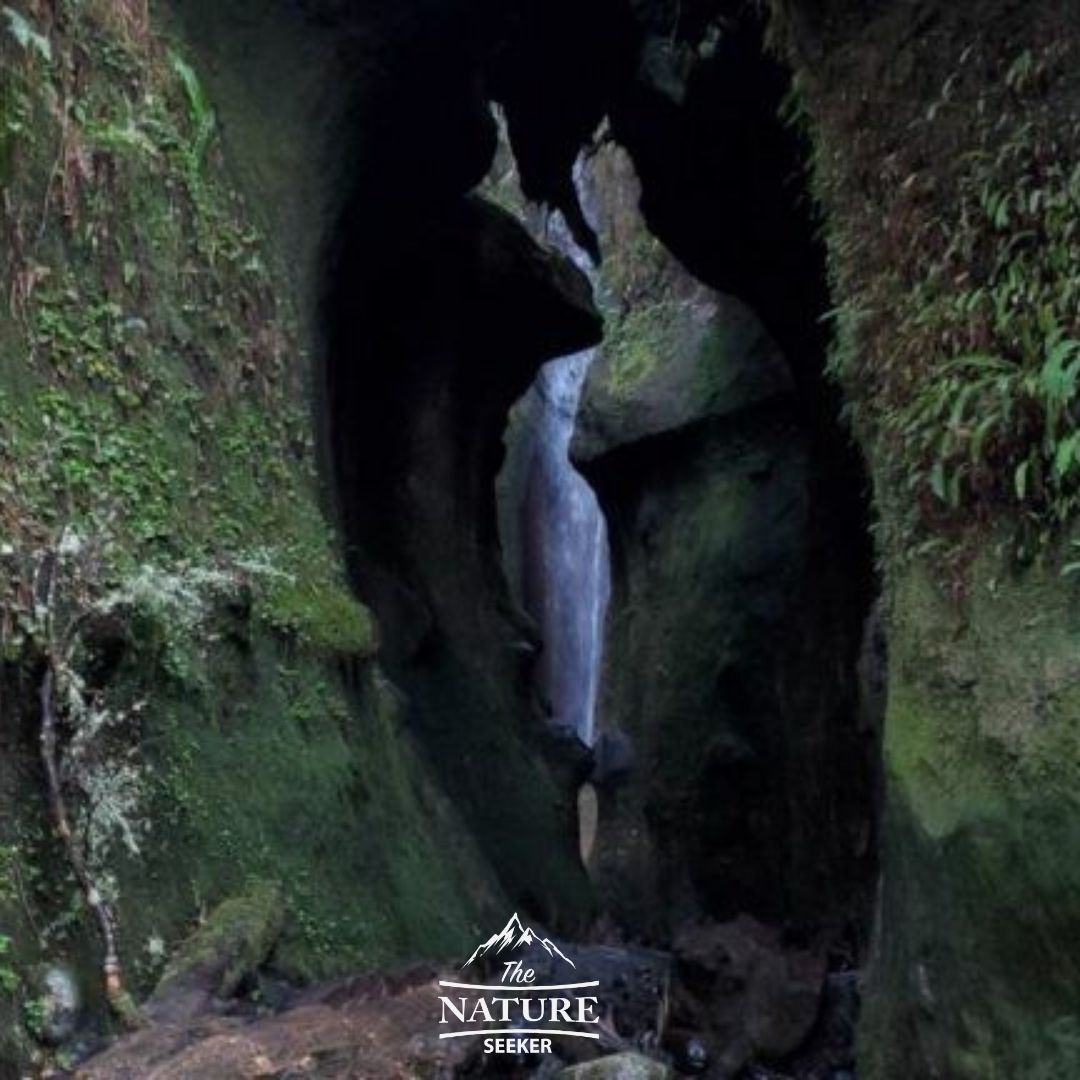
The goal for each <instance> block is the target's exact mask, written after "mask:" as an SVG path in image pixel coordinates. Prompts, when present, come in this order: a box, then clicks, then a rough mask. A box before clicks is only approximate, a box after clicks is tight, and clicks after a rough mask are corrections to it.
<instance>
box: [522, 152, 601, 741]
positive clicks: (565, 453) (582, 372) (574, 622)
mask: <svg viewBox="0 0 1080 1080" xmlns="http://www.w3.org/2000/svg"><path fill="white" fill-rule="evenodd" d="M584 174H585V166H584V164H583V162H581V161H579V163H578V165H577V167H576V168H575V180H576V181H577V184H578V187H579V190H581V189H583V188H584V186H585V185H584V183H583V177H584ZM582 203H583V205H585V200H584V199H582ZM545 238H546V239H547V241H548V242H549V243H550V244H551V245H552V246H553V247H555V248H556V249H557V250H559V251H561V252H562V253H563V254H565V255H567V256H568V257H569V258H571V259H572V260H573V261H574V263H575V264H576V265H577V266H578V268H579V269H581V270H582V271H583V272H584V273H585V274H587V275H588V276H589V278H590V280H591V281H593V284H594V287H595V285H596V278H597V275H596V268H595V267H594V266H593V265H592V262H591V260H590V258H589V255H588V254H587V253H586V252H585V251H584V250H583V249H582V248H581V247H580V246H579V245H578V244H577V243H576V241H575V240H574V238H573V235H572V234H571V232H570V229H569V228H568V227H567V224H566V222H565V220H564V219H563V217H562V215H561V214H560V213H559V212H558V211H554V212H552V213H550V214H548V215H547V216H546V218H545ZM596 354H597V350H596V349H587V350H586V351H584V352H579V353H574V354H573V355H571V356H564V357H560V358H559V359H557V360H552V361H551V362H550V363H548V364H545V365H544V367H543V368H542V369H541V371H540V374H539V376H538V377H537V380H536V382H535V384H534V386H533V390H532V396H533V413H532V416H533V439H534V442H533V447H532V457H531V462H530V467H529V471H528V477H527V484H526V500H525V521H524V530H523V532H524V536H523V548H524V551H523V558H524V562H525V564H526V570H525V578H526V588H525V602H526V606H527V607H528V609H529V610H530V613H531V614H532V615H533V617H534V618H536V619H537V621H538V622H539V624H540V631H541V635H542V637H543V642H544V651H543V653H542V655H541V660H540V678H541V681H542V683H543V686H544V689H545V691H546V693H547V696H548V699H549V701H550V703H551V707H552V712H553V717H552V719H553V722H554V723H555V724H557V725H559V726H564V727H567V728H569V729H571V730H573V731H574V732H576V733H577V735H578V737H579V738H580V739H581V740H582V742H584V743H585V744H586V745H590V746H591V745H592V744H593V742H594V739H595V736H596V704H597V698H598V695H599V689H600V670H601V665H602V661H603V636H604V618H605V615H606V612H607V604H608V598H609V595H610V584H611V581H610V577H611V575H610V565H609V562H608V539H607V524H606V522H605V520H604V515H603V513H602V512H601V510H600V505H599V503H598V502H597V499H596V495H595V494H594V493H593V490H592V488H590V487H589V485H588V483H586V481H585V479H584V477H582V476H581V474H580V473H578V471H577V470H576V469H575V468H574V467H573V465H572V464H571V463H570V442H571V439H572V437H573V433H574V423H575V420H576V418H577V412H578V406H579V404H580V402H581V394H582V389H583V388H584V385H585V379H586V377H587V376H588V373H589V367H590V365H591V364H592V362H593V360H594V359H595V357H596Z"/></svg>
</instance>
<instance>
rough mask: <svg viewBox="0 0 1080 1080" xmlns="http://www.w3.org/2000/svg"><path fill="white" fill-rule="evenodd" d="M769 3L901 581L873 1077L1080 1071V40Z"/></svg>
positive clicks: (1038, 13) (957, 7) (865, 1048)
mask: <svg viewBox="0 0 1080 1080" xmlns="http://www.w3.org/2000/svg"><path fill="white" fill-rule="evenodd" d="M774 7H775V9H776V21H775V23H774V31H775V32H776V35H777V39H778V41H779V42H780V43H781V45H782V47H783V48H785V49H786V50H787V54H788V56H789V57H790V58H791V59H792V61H793V63H794V66H795V69H796V72H797V89H798V94H797V97H796V98H795V101H796V102H797V104H798V106H799V109H800V110H801V115H802V116H803V118H804V119H805V120H806V121H807V123H808V130H809V132H810V134H811V138H812V140H813V145H814V161H813V166H814V168H813V176H814V184H815V188H816V193H817V196H818V199H819V202H820V205H821V208H822V211H823V215H824V223H825V230H826V236H827V239H828V241H829V250H830V269H831V277H832V284H833V289H834V303H835V304H836V305H837V308H838V312H839V315H838V321H837V343H836V347H835V353H834V361H833V366H834V369H835V370H836V372H837V374H838V375H839V377H840V379H841V381H842V383H843V385H844V388H845V392H846V394H847V399H848V403H849V407H850V412H851V415H852V417H853V419H854V421H855V429H856V433H857V435H858V437H859V440H860V442H861V444H862V446H863V449H864V451H865V453H866V455H867V458H868V460H869V462H870V465H871V469H872V471H873V474H874V480H875V498H876V503H877V508H878V516H879V521H878V526H877V529H876V537H877V541H878V551H879V558H880V560H881V563H882V566H883V569H884V572H885V575H886V583H887V597H886V605H885V610H886V619H887V627H888V637H889V643H890V644H889V653H890V661H889V668H890V671H889V691H888V708H887V720H886V729H885V736H884V746H885V770H886V774H887V780H886V786H887V794H886V809H885V832H884V848H883V871H882V883H881V907H880V916H879V927H878V931H877V943H876V946H875V950H874V957H873V963H872V966H871V974H870V980H869V988H868V998H867V1002H866V1008H865V1015H864V1021H863V1025H862V1038H861V1047H862V1050H861V1062H862V1066H861V1073H860V1074H862V1072H865V1074H866V1075H867V1076H869V1077H870V1078H871V1080H893V1078H895V1080H901V1078H907V1077H912V1076H940V1077H950V1078H952V1077H970V1078H975V1077H978V1078H980V1080H982V1078H995V1077H1001V1078H1004V1077H1018V1076H1023V1077H1047V1078H1049V1077H1061V1078H1064V1077H1067V1076H1073V1075H1075V1074H1076V1072H1077V1069H1078V1067H1080V1066H1078V1059H1077V1046H1078V1045H1080V1044H1078V1039H1077V1034H1076V1033H1077V1030H1078V1028H1077V1025H1078V1016H1080V1013H1078V1007H1080V998H1078V995H1077V980H1076V973H1077V965H1078V962H1080V951H1078V947H1077V941H1078V938H1077V926H1076V895H1077V871H1076V867H1077V866H1078V865H1080V830H1078V829H1077V820H1078V818H1077V809H1078V807H1077V794H1076V792H1077V785H1076V771H1077V768H1078V765H1080V753H1078V748H1077V731H1078V730H1080V703H1078V699H1077V693H1076V680H1077V667H1076V660H1075V641H1076V629H1077V618H1078V614H1080V608H1078V606H1077V595H1076V591H1075V587H1074V585H1073V582H1072V580H1071V576H1070V575H1069V574H1068V572H1066V571H1065V569H1064V567H1065V565H1066V564H1067V563H1068V562H1069V560H1070V556H1071V544H1070V542H1069V538H1070V536H1071V535H1072V526H1071V524H1070V523H1071V520H1072V515H1073V513H1074V507H1075V479H1076V478H1075V474H1074V472H1073V469H1074V464H1073V461H1072V457H1071V447H1070V445H1068V442H1067V440H1068V438H1069V436H1070V433H1071V432H1072V431H1073V429H1074V421H1072V420H1070V421H1069V422H1068V423H1067V424H1066V425H1065V427H1064V428H1059V427H1058V426H1057V421H1056V413H1055V411H1054V410H1055V406H1054V404H1053V393H1050V395H1049V396H1048V395H1047V393H1046V387H1047V385H1048V383H1047V381H1046V380H1047V378H1048V377H1050V379H1051V381H1052V372H1053V364H1054V363H1055V362H1056V361H1055V360H1054V356H1055V355H1057V353H1058V352H1059V350H1063V352H1064V353H1068V352H1069V351H1070V350H1072V349H1073V348H1074V346H1073V345H1070V344H1069V342H1073V341H1075V340H1076V338H1077V336H1078V332H1080V331H1078V327H1077V321H1076V312H1077V310H1078V309H1077V306H1076V302H1075V294H1076V292H1075V291H1076V288H1077V281H1078V279H1080V250H1078V249H1077V247H1076V244H1075V241H1068V240H1065V239H1063V234H1062V232H1061V231H1060V229H1061V228H1068V227H1069V226H1068V225H1067V222H1069V221H1070V220H1071V221H1073V222H1075V215H1076V207H1077V203H1076V199H1077V197H1080V190H1078V189H1076V188H1075V186H1074V185H1075V171H1074V170H1075V161H1076V150H1077V146H1078V145H1080V139H1078V128H1077V115H1078V105H1080V85H1078V82H1077V76H1076V72H1077V65H1076V56H1077V49H1078V47H1080V20H1078V16H1077V11H1076V9H1075V7H1074V6H1073V5H1069V4H1065V3H1035V4H1024V5H1017V4H1009V3H979V4H974V3H964V4H944V3H942V4H937V3H931V4H924V5H920V6H919V7H918V8H917V9H916V8H915V7H912V6H909V5H870V6H868V5H858V4H853V3H852V4H848V3H839V2H838V3H828V4H824V5H809V4H805V5H804V4H799V3H791V4H787V3H778V4H776V5H774ZM853 87H861V88H864V89H863V90H860V91H859V92H853V91H852V88H853ZM1070 177H1072V178H1073V179H1070ZM1069 207H1071V209H1069ZM1055 208H1056V209H1055ZM1059 213H1061V214H1062V215H1063V216H1061V225H1060V226H1059V224H1058V215H1059ZM991 370H992V371H993V375H992V377H988V376H987V372H988V371H991ZM988 378H989V379H990V381H988ZM991 387H992V390H991ZM991 393H992V395H993V396H991ZM969 406H970V409H971V411H970V412H969ZM1063 443H1065V444H1066V445H1065V446H1063V445H1062V444H1063Z"/></svg>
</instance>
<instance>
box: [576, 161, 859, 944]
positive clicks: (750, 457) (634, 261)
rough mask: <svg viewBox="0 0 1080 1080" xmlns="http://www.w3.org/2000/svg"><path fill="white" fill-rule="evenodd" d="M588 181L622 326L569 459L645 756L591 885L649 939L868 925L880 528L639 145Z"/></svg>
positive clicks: (620, 695)
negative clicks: (586, 504)
mask: <svg viewBox="0 0 1080 1080" xmlns="http://www.w3.org/2000/svg"><path fill="white" fill-rule="evenodd" d="M587 177H588V181H587V188H588V191H589V193H590V196H591V197H590V198H587V199H586V205H587V207H588V208H589V209H590V210H591V212H592V213H593V215H594V218H595V220H596V222H597V226H598V235H599V239H600V244H601V248H602V250H604V251H605V252H606V253H607V257H606V259H605V262H604V265H603V270H602V280H601V288H600V295H601V297H602V299H603V303H604V306H605V314H606V316H607V321H608V334H607V337H606V339H605V343H604V346H603V351H602V355H601V357H600V359H599V360H598V361H597V363H596V365H595V366H594V368H593V370H592V372H591V374H590V377H589V381H588V383H587V385H586V390H585V396H584V400H583V403H582V407H581V413H580V418H579V426H578V433H577V435H576V437H575V442H574V445H573V453H574V455H575V461H576V462H577V464H578V466H579V468H581V469H582V470H583V471H584V472H585V474H586V476H587V477H588V478H589V480H590V481H591V483H592V484H593V486H594V488H595V489H596V491H597V493H598V495H599V497H600V500H601V504H602V506H603V508H604V511H605V513H606V516H607V519H608V525H609V533H610V540H611V548H612V560H611V561H612V572H613V594H612V602H611V606H610V609H609V620H608V637H607V644H606V656H605V667H604V676H603V688H602V698H601V706H600V744H599V746H601V747H602V746H603V745H605V744H608V743H610V744H612V745H615V744H618V745H622V746H623V747H625V748H626V752H625V753H624V754H623V755H622V758H623V760H624V762H625V763H626V764H625V767H624V768H621V769H619V770H617V771H615V772H613V773H612V774H611V775H597V777H596V778H595V779H596V784H595V787H596V790H597V792H598V796H599V808H598V821H597V826H596V832H595V842H594V843H593V846H592V854H591V857H590V871H591V873H592V875H593V877H594V879H595V880H596V881H597V883H598V886H599V888H600V890H601V893H602V895H603V896H604V898H605V900H606V901H607V903H608V904H609V905H610V906H611V908H612V910H613V911H614V912H615V913H616V915H617V917H618V918H619V919H620V920H621V921H622V923H623V925H624V926H626V927H628V928H630V929H631V930H632V931H633V932H636V933H643V934H649V935H662V934H664V933H666V932H668V930H669V929H670V927H671V925H672V924H673V923H675V922H677V921H678V920H679V919H681V918H685V917H686V916H687V915H692V914H693V913H694V912H701V911H705V912H708V913H711V914H712V915H714V916H715V917H719V918H730V917H732V916H734V915H735V914H736V913H738V912H739V911H745V912H751V913H754V914H756V915H757V916H759V917H761V918H764V919H768V920H773V919H779V918H784V917H794V918H796V919H799V920H804V921H805V922H806V923H807V924H809V923H817V924H818V925H819V926H820V925H821V924H823V923H832V924H833V926H834V927H838V926H839V924H841V923H842V922H844V921H845V920H846V919H852V920H855V921H856V922H858V921H860V920H863V921H864V916H863V912H864V910H865V906H866V905H867V903H868V899H869V890H870V884H871V881H872V877H873V843H872V832H871V827H870V825H869V823H868V821H867V818H868V813H869V811H868V807H869V804H870V799H871V795H870V793H871V790H872V784H873V769H872V765H871V762H872V758H873V754H874V741H873V739H874V735H873V729H872V725H871V726H867V725H866V724H865V723H864V719H863V714H862V711H861V708H860V692H859V679H858V676H857V671H856V668H857V663H856V661H857V658H858V655H859V650H860V643H861V639H862V634H863V622H864V618H865V613H866V605H867V603H868V599H869V584H870V583H869V567H868V564H867V550H866V538H865V536H864V535H861V534H860V532H859V531H858V529H857V527H856V526H857V525H858V522H857V521H853V520H852V519H851V515H850V514H849V513H848V511H847V509H845V507H846V506H847V502H846V500H847V499H848V496H849V493H848V492H844V491H839V490H838V488H837V480H836V473H835V472H834V471H833V465H834V464H835V462H834V458H833V457H832V456H831V453H830V452H829V451H828V450H827V449H826V443H825V441H823V440H822V439H820V438H819V437H818V435H817V434H816V432H815V424H816V422H817V421H816V418H815V416H814V415H813V407H812V405H810V404H809V403H807V402H806V401H804V399H803V398H802V396H801V394H800V393H799V391H798V385H797V382H796V379H795V378H794V376H793V373H792V370H791V368H790V366H789V365H788V363H787V361H786V358H785V357H784V356H783V355H782V354H781V352H780V351H779V349H778V347H777V345H776V343H775V340H774V339H773V338H772V336H771V335H770V334H769V333H768V331H767V329H766V328H765V327H764V326H763V325H762V324H761V322H760V320H758V319H757V318H756V317H755V315H754V314H753V313H752V312H751V311H750V310H749V309H748V308H747V307H746V306H745V305H743V304H741V303H740V302H739V301H737V300H735V299H733V298H732V297H729V296H725V295H722V294H719V293H716V292H714V291H712V290H710V289H707V288H705V287H704V286H703V285H702V284H701V283H700V282H698V281H697V280H695V279H694V278H693V277H692V276H691V275H690V274H689V273H687V271H686V270H685V269H684V268H683V267H682V266H681V265H680V263H679V262H678V261H677V260H676V259H675V258H674V257H672V255H671V254H669V253H668V252H667V251H666V250H665V249H664V248H663V247H662V245H660V244H659V243H658V241H656V240H655V238H653V237H652V236H651V235H650V234H649V232H648V230H647V229H646V227H645V224H644V222H643V221H642V219H641V216H640V212H639V211H638V209H637V195H638V192H639V188H638V185H637V181H636V178H635V176H634V173H633V168H632V166H631V164H630V162H629V160H628V158H627V156H626V154H625V153H624V152H623V151H621V150H619V149H618V148H617V147H614V146H612V145H611V144H605V145H604V146H603V147H602V148H601V149H600V150H599V151H598V152H597V153H596V154H595V155H594V156H593V158H591V159H590V162H589V167H588V172H587Z"/></svg>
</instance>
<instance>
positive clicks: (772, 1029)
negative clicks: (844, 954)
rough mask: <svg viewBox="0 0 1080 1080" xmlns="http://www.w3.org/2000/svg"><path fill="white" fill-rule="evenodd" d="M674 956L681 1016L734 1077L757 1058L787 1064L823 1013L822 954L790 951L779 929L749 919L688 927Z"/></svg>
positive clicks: (679, 1016) (679, 1015) (676, 1010)
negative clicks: (703, 1036)
mask: <svg viewBox="0 0 1080 1080" xmlns="http://www.w3.org/2000/svg"><path fill="white" fill-rule="evenodd" d="M675 954H676V959H677V962H678V969H677V970H678V976H679V985H680V987H681V993H680V995H679V997H678V1000H677V1001H676V1003H675V1006H674V1010H673V1011H674V1012H675V1014H676V1017H675V1019H676V1020H677V1021H678V1022H679V1023H681V1024H682V1025H683V1026H688V1027H689V1028H690V1029H691V1030H697V1031H699V1032H703V1033H707V1034H706V1037H705V1039H706V1043H707V1045H709V1046H710V1049H711V1051H712V1052H711V1054H710V1058H711V1059H712V1060H713V1061H715V1062H716V1063H718V1064H719V1065H721V1066H722V1067H723V1068H724V1069H726V1070H727V1071H728V1073H730V1074H734V1073H735V1072H737V1071H738V1069H740V1068H741V1067H742V1066H743V1065H745V1064H746V1062H747V1061H749V1060H750V1059H751V1058H758V1059H764V1060H765V1061H778V1060H781V1059H783V1058H785V1057H787V1056H788V1055H790V1054H791V1053H793V1052H794V1051H795V1050H797V1049H798V1048H799V1047H800V1045H801V1044H802V1043H803V1042H804V1041H805V1040H806V1038H807V1036H808V1035H809V1034H810V1032H811V1029H812V1028H813V1026H814V1023H815V1021H816V1020H817V1018H818V1013H819V1011H820V1008H821V1000H822V990H823V986H824V978H825V962H824V959H823V958H822V957H821V956H819V955H815V954H814V953H811V952H808V951H805V950H798V949H793V948H790V947H784V945H783V944H782V942H781V937H780V934H779V933H778V932H777V931H775V930H772V929H770V928H768V927H766V926H763V925H762V924H760V923H758V922H756V921H755V920H753V919H751V918H748V917H746V916H743V917H740V918H738V919H736V920H734V921H732V922H730V923H725V924H704V925H699V926H695V927H688V928H686V929H685V930H683V931H681V932H680V934H679V935H678V937H677V938H676V941H675Z"/></svg>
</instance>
